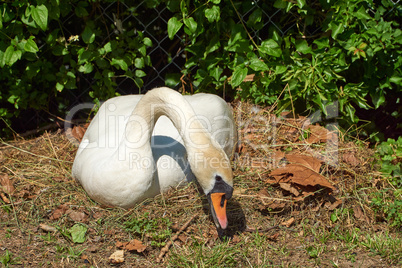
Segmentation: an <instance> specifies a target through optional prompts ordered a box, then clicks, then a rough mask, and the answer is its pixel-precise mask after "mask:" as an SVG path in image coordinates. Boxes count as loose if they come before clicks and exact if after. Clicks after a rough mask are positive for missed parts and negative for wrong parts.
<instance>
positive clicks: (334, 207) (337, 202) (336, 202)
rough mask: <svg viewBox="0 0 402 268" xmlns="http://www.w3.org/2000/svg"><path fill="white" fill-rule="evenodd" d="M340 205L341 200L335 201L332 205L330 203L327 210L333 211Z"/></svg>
mask: <svg viewBox="0 0 402 268" xmlns="http://www.w3.org/2000/svg"><path fill="white" fill-rule="evenodd" d="M340 204H342V200H341V199H337V200H336V201H335V202H334V203H332V204H331V205H330V206H329V207H328V210H331V211H332V210H334V209H336V208H337V207H339V205H340Z"/></svg>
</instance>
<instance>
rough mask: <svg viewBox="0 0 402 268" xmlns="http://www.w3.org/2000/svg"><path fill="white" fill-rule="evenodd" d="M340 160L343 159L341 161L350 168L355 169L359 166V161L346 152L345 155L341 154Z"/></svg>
mask: <svg viewBox="0 0 402 268" xmlns="http://www.w3.org/2000/svg"><path fill="white" fill-rule="evenodd" d="M342 159H343V161H345V162H346V163H347V164H349V165H351V166H354V167H356V166H358V165H359V164H360V161H359V160H358V159H357V158H356V156H355V155H354V154H353V153H351V152H348V153H345V154H343V155H342Z"/></svg>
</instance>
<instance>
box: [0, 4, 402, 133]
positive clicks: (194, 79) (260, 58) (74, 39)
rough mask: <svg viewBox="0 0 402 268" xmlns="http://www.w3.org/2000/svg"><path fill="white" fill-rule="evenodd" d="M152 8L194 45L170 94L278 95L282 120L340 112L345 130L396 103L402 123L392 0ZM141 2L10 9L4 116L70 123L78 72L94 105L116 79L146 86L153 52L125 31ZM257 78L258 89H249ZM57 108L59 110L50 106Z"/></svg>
mask: <svg viewBox="0 0 402 268" xmlns="http://www.w3.org/2000/svg"><path fill="white" fill-rule="evenodd" d="M112 2H115V3H117V4H118V3H122V2H124V3H125V4H126V5H127V6H129V7H133V8H128V9H122V8H116V9H115V10H114V11H111V13H113V12H116V14H114V13H113V14H109V15H110V16H116V18H115V22H114V23H111V22H110V21H109V22H108V21H106V20H104V18H103V15H102V10H101V8H100V6H106V5H109V4H110V3H112ZM145 2H146V5H143V6H141V8H147V7H148V8H155V7H157V6H159V5H163V6H166V7H167V8H168V10H169V11H170V12H171V13H172V16H171V18H170V19H169V20H168V25H167V29H165V30H166V34H168V36H169V37H170V38H174V36H175V34H180V35H182V36H183V39H184V40H186V43H187V44H189V45H187V46H186V48H185V50H186V52H187V59H186V62H185V64H184V66H182V73H180V74H177V75H170V76H168V77H167V79H168V81H166V83H167V84H168V85H171V86H172V85H174V84H178V83H180V81H181V80H180V79H179V78H180V77H181V76H182V75H184V77H185V78H184V80H182V81H186V80H187V82H191V83H192V84H193V85H194V86H195V87H196V90H197V91H204V92H205V91H207V92H214V93H219V94H221V93H222V92H225V94H226V96H228V95H230V96H232V97H240V98H241V99H243V100H244V99H251V100H254V101H255V102H256V103H261V104H267V105H272V104H274V103H275V102H276V100H277V99H278V97H279V102H278V103H277V104H278V108H279V110H278V112H280V111H282V110H284V109H292V108H295V109H296V111H297V112H305V111H307V112H311V111H316V110H321V111H322V112H323V113H324V114H327V110H328V109H329V107H333V105H337V106H338V107H339V116H340V118H341V119H342V120H343V121H344V123H345V126H346V127H347V126H350V124H354V123H357V122H358V120H359V118H358V117H357V115H356V108H357V107H359V108H362V109H377V108H379V107H381V106H383V105H385V104H386V103H387V102H389V101H393V102H395V103H396V108H395V110H394V111H392V112H391V114H390V115H389V116H393V117H395V118H398V117H399V116H400V115H399V114H400V113H399V112H398V109H400V108H398V107H399V106H400V105H399V101H400V100H399V95H400V92H401V84H402V73H401V72H402V71H401V63H402V57H401V54H402V49H401V48H402V47H401V46H402V31H401V30H400V28H401V27H400V24H399V21H400V20H401V17H402V10H401V7H400V5H394V4H393V2H391V1H389V0H381V1H374V0H370V1H362V0H352V1H342V0H341V1H335V0H320V1H311V2H310V1H305V0H298V1H283V0H276V1H236V0H210V1H189V0H168V1H167V0H166V1H163V0H159V1H158V0H153V1H151V0H149V1H145ZM137 4H138V3H136V1H128V0H126V1H123V0H122V1H110V0H109V1H100V0H98V1H96V0H92V1H79V0H71V1H59V0H52V1H27V0H19V1H9V2H3V3H2V4H1V5H0V12H1V13H2V16H1V18H0V67H1V76H0V83H1V84H2V88H1V89H0V105H1V106H0V116H1V119H3V121H6V122H8V123H9V122H11V119H12V118H13V117H16V116H18V114H19V112H20V111H21V110H25V109H28V108H34V109H36V110H46V111H49V110H51V111H52V112H53V111H57V112H59V113H61V114H62V113H63V112H64V111H65V109H66V107H67V106H68V105H69V99H68V98H67V97H66V96H68V94H67V93H68V92H74V94H75V95H79V94H80V91H83V89H84V88H83V87H84V86H86V85H85V84H84V85H83V81H82V80H83V79H81V80H80V79H79V77H81V75H85V77H87V78H88V79H94V81H95V83H93V84H92V83H91V91H90V93H89V95H90V97H91V98H92V99H94V100H95V101H96V100H97V99H99V100H104V99H107V98H110V97H112V96H114V95H115V94H116V78H118V77H122V76H124V77H130V78H131V79H132V80H133V83H134V85H135V87H138V88H141V87H142V84H143V81H142V78H143V77H144V76H145V75H146V73H145V72H144V68H145V67H146V66H149V65H150V64H151V61H152V59H151V58H150V57H149V56H148V54H147V48H149V47H151V46H152V45H153V44H152V42H151V39H149V38H148V37H146V36H144V34H143V33H141V32H140V31H136V25H135V22H134V21H125V24H124V27H122V26H121V24H120V23H121V22H122V20H123V19H124V18H125V17H126V16H127V15H128V14H136V15H138V14H137V10H136V9H135V8H134V6H136V5H137ZM257 5H258V6H257ZM278 10H279V11H278ZM67 18H70V19H69V20H68V23H64V22H65V21H66V19H67ZM71 18H72V19H71ZM148 19H152V18H148ZM267 21H269V22H272V23H268V24H266V23H267ZM265 24H266V25H265ZM67 30H68V31H67ZM162 30H163V29H162ZM67 32H69V33H71V34H67ZM249 74H254V78H253V80H252V81H244V78H245V77H246V76H247V75H249ZM188 85H189V83H187V86H188ZM238 88H241V91H238V90H237V89H238ZM50 100H53V103H58V107H49V103H51V101H50Z"/></svg>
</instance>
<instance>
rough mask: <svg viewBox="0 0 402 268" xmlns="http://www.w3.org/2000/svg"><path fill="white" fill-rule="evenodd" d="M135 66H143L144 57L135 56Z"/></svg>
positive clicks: (139, 67)
mask: <svg viewBox="0 0 402 268" xmlns="http://www.w3.org/2000/svg"><path fill="white" fill-rule="evenodd" d="M134 66H135V68H138V69H142V68H144V67H145V60H144V58H135V60H134Z"/></svg>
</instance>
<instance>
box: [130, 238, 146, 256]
mask: <svg viewBox="0 0 402 268" xmlns="http://www.w3.org/2000/svg"><path fill="white" fill-rule="evenodd" d="M146 248H147V246H145V245H143V244H142V242H141V241H139V240H137V239H133V240H131V241H130V242H129V243H128V244H127V245H126V246H125V249H127V250H128V251H134V250H135V251H137V252H138V253H140V252H143V251H144V250H145V249H146Z"/></svg>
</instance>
